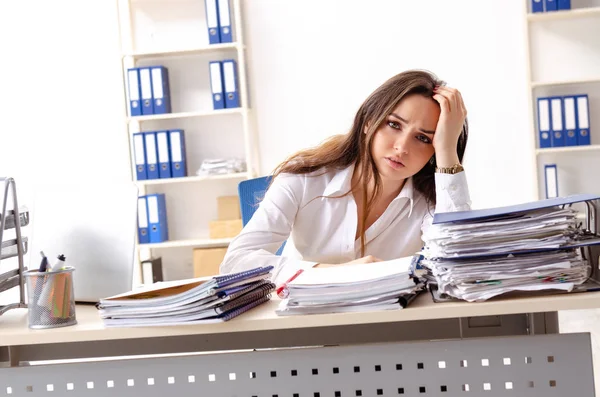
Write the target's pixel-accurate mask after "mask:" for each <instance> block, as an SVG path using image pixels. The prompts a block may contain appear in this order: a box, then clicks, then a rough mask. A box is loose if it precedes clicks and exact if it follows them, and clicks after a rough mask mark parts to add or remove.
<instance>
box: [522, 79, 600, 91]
mask: <svg viewBox="0 0 600 397" xmlns="http://www.w3.org/2000/svg"><path fill="white" fill-rule="evenodd" d="M593 83H600V77H596V78H592V79H580V80H555V81H534V82H532V83H531V88H536V87H549V86H553V85H567V84H593Z"/></svg>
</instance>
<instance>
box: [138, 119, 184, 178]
mask: <svg viewBox="0 0 600 397" xmlns="http://www.w3.org/2000/svg"><path fill="white" fill-rule="evenodd" d="M133 152H134V159H135V170H136V179H137V180H138V181H143V180H148V179H165V178H182V177H186V176H187V163H186V152H185V135H184V133H183V130H169V131H148V132H138V133H135V134H133Z"/></svg>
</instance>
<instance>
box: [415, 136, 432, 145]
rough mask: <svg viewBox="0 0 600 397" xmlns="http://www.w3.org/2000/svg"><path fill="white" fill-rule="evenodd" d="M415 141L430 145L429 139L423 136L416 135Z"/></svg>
mask: <svg viewBox="0 0 600 397" xmlns="http://www.w3.org/2000/svg"><path fill="white" fill-rule="evenodd" d="M417 139H418V140H420V141H421V142H424V143H431V139H429V138H427V137H426V136H425V135H418V136H417Z"/></svg>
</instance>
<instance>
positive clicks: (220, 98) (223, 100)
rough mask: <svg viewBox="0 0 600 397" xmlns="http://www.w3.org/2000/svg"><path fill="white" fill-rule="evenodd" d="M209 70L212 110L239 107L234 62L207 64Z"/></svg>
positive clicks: (235, 64) (227, 60)
mask: <svg viewBox="0 0 600 397" xmlns="http://www.w3.org/2000/svg"><path fill="white" fill-rule="evenodd" d="M209 70H210V89H211V92H212V97H213V108H214V109H215V110H218V109H230V108H238V107H240V95H239V89H238V73H237V63H236V61H235V60H233V59H226V60H223V61H212V62H209Z"/></svg>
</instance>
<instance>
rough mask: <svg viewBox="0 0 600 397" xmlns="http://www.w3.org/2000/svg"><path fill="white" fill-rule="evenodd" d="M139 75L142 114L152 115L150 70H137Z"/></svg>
mask: <svg viewBox="0 0 600 397" xmlns="http://www.w3.org/2000/svg"><path fill="white" fill-rule="evenodd" d="M139 73H140V95H141V97H142V114H143V115H147V114H154V104H153V103H152V77H151V76H150V68H139Z"/></svg>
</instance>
